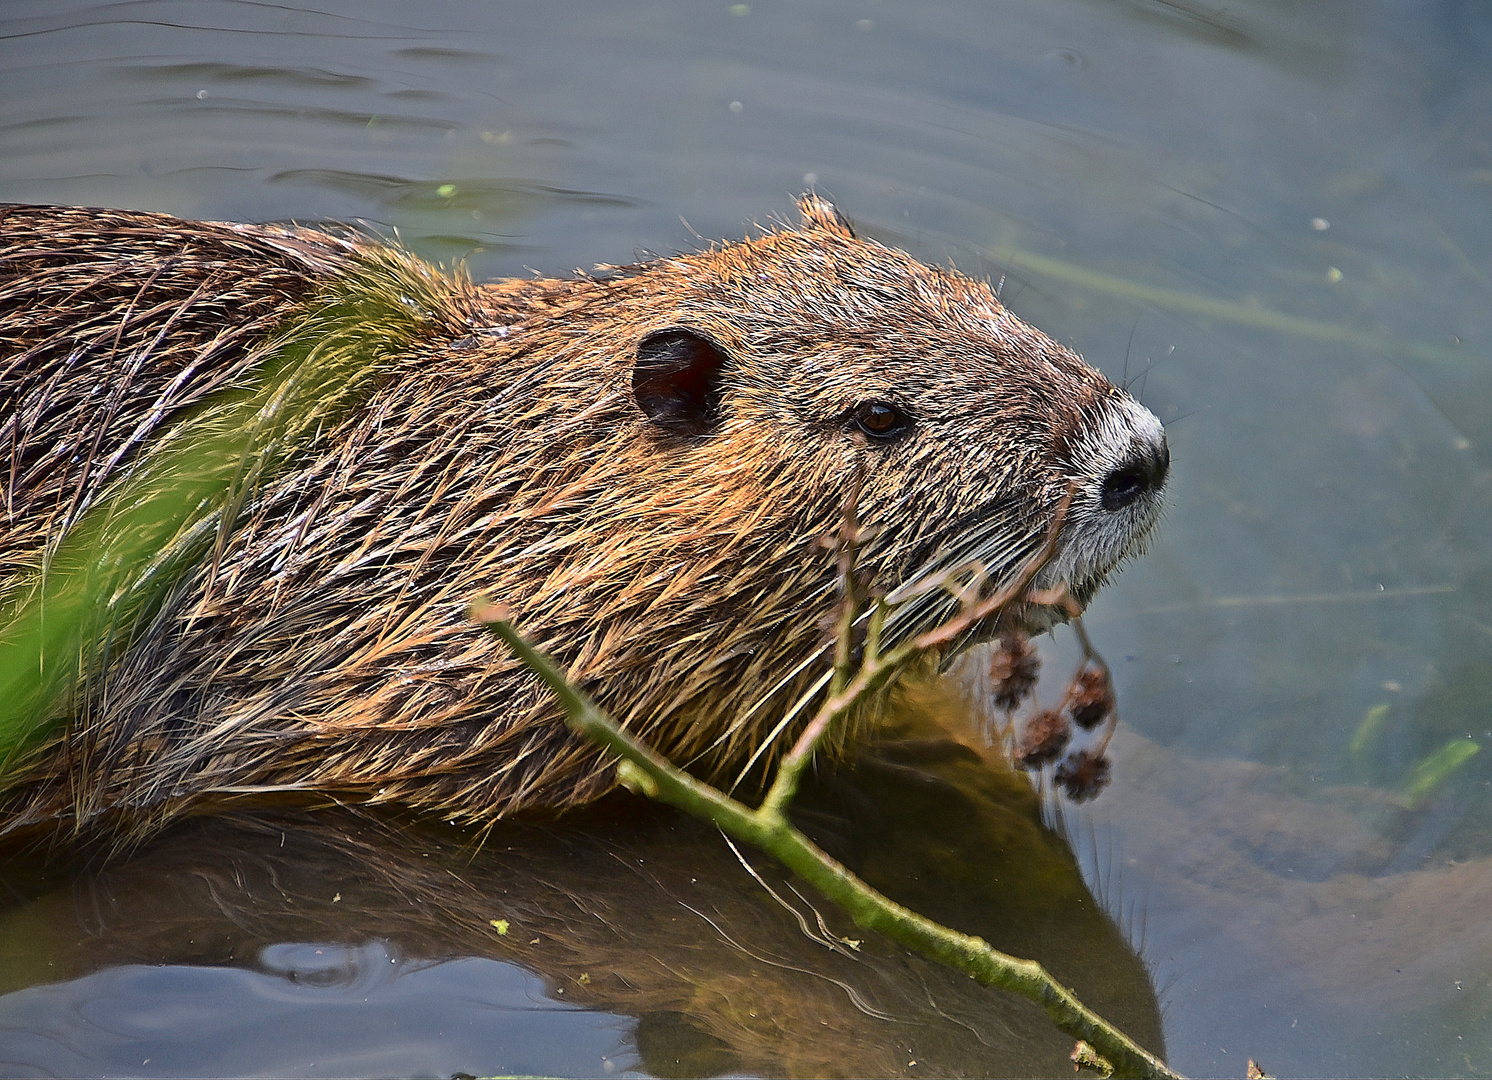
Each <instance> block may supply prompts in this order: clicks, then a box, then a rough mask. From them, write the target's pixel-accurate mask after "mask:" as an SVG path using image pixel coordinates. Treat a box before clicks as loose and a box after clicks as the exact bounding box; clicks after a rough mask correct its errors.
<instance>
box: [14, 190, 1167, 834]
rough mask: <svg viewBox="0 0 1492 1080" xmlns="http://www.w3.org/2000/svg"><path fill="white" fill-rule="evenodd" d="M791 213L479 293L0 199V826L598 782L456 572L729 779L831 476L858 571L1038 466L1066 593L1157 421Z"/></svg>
mask: <svg viewBox="0 0 1492 1080" xmlns="http://www.w3.org/2000/svg"><path fill="white" fill-rule="evenodd" d="M800 209H801V211H802V216H803V221H802V223H801V225H799V226H798V227H796V228H788V227H781V228H776V229H773V230H770V231H766V232H763V233H761V234H760V235H756V236H753V237H751V238H749V239H747V240H744V241H740V242H736V243H726V244H721V245H717V246H714V247H710V248H708V249H706V250H703V251H698V252H694V253H687V254H680V255H676V256H672V257H669V258H662V259H658V260H655V261H653V262H648V263H642V264H639V265H637V266H631V267H621V268H609V269H607V270H606V271H605V273H604V276H597V277H586V276H577V277H574V278H569V279H521V280H512V281H503V282H496V283H492V284H486V285H478V284H474V283H473V282H471V281H469V280H467V279H466V278H464V277H463V276H461V275H460V274H459V273H456V274H451V273H446V272H444V271H442V270H440V269H438V268H436V267H432V266H430V265H428V264H426V263H424V262H422V261H421V260H419V259H417V258H416V257H414V256H413V255H411V254H409V253H408V252H405V251H402V250H400V249H399V248H397V247H392V246H389V245H386V244H384V243H382V242H379V241H377V240H375V239H373V238H369V237H352V238H337V237H332V236H328V235H325V234H322V233H317V232H313V231H309V230H291V229H281V228H275V227H269V226H250V225H227V224H215V223H210V222H209V223H202V222H187V221H181V220H179V219H175V218H170V217H166V216H164V215H156V214H140V213H131V212H123V211H109V210H86V209H76V208H58V207H4V208H0V444H3V445H5V446H7V447H8V448H9V449H10V454H11V460H10V465H9V468H8V469H5V470H0V485H3V488H4V490H3V492H0V505H3V506H4V507H5V511H4V516H3V518H0V612H4V613H5V616H4V617H5V619H6V620H7V622H6V623H5V624H4V625H0V653H3V654H4V656H0V659H4V658H5V657H9V658H11V659H17V658H19V659H17V662H16V663H14V664H11V663H8V662H7V663H3V664H0V675H4V674H5V673H6V672H9V673H11V674H13V675H15V677H16V678H18V679H19V678H21V677H22V675H23V674H24V673H27V672H39V671H44V672H45V673H46V678H45V679H42V680H40V681H38V680H37V679H34V678H33V679H32V680H31V682H32V684H34V685H31V684H28V685H27V686H25V687H22V686H20V684H19V683H17V684H16V686H14V687H12V686H10V684H8V683H6V684H4V685H0V730H12V731H18V732H23V733H25V734H24V737H23V738H19V739H18V740H17V741H15V742H14V743H13V744H12V745H8V746H0V769H4V770H5V771H4V773H3V774H0V780H3V783H5V784H7V785H9V786H8V788H7V789H6V790H4V791H3V792H0V833H3V832H4V831H6V830H9V829H13V828H18V827H20V826H21V825H24V824H26V823H31V822H37V821H42V820H46V819H52V818H60V819H64V820H68V821H70V822H72V823H73V825H74V827H76V828H78V829H91V828H94V827H115V828H118V829H121V830H125V831H127V832H130V833H134V834H138V833H140V832H143V831H144V830H147V829H150V828H153V827H155V826H157V825H159V824H160V823H162V822H164V821H166V820H168V819H170V818H171V817H172V816H174V815H176V814H179V813H182V812H183V811H185V810H186V809H188V808H190V807H192V806H193V805H196V804H198V803H202V802H203V801H205V800H214V799H220V798H223V797H232V798H238V797H242V796H243V795H244V794H245V793H265V792H284V791H296V792H302V793H305V792H311V793H321V794H324V795H327V796H329V797H332V798H336V799H348V800H353V801H357V800H364V801H369V802H399V803H402V804H406V805H408V806H411V807H414V808H416V809H422V810H425V811H428V812H430V813H436V814H440V815H442V816H445V817H448V818H451V819H454V820H464V821H473V822H487V821H491V820H492V819H494V818H496V817H500V816H502V815H504V814H508V813H512V812H515V811H519V810H529V809H535V808H547V809H560V808H564V807H567V806H573V805H576V804H578V803H583V802H586V801H588V800H590V799H593V798H595V797H596V796H598V795H600V794H601V793H603V792H605V791H607V790H608V789H610V788H611V787H612V786H613V785H614V783H615V770H614V769H613V768H612V767H611V765H610V763H609V761H608V760H607V759H606V758H605V756H604V755H602V754H601V753H600V752H599V751H597V750H596V749H595V748H594V747H591V746H589V745H586V744H584V743H581V742H579V741H578V740H577V739H576V737H575V736H573V735H572V734H571V733H570V732H569V731H568V730H567V729H566V728H565V726H564V724H563V723H562V722H561V720H560V718H559V716H558V713H557V710H556V708H555V706H554V704H553V702H552V701H551V700H550V698H549V696H548V695H547V694H546V693H545V692H544V691H543V690H542V688H541V687H540V686H539V685H538V684H537V682H536V681H535V680H534V678H533V677H532V676H531V675H530V674H529V673H528V672H527V671H526V670H523V669H521V668H520V667H519V666H518V665H517V664H516V663H515V662H514V661H513V659H512V657H511V656H509V655H508V654H507V653H506V650H505V649H503V647H502V646H501V644H500V643H497V642H495V641H493V640H492V639H491V637H490V636H488V635H486V634H484V633H483V632H482V631H481V629H480V628H478V627H476V626H474V625H472V624H471V623H470V621H469V620H468V619H467V615H466V613H467V608H468V605H469V603H470V602H471V600H472V599H473V598H475V597H476V596H478V595H484V596H488V597H491V598H493V599H494V600H497V601H500V602H502V603H504V604H505V605H506V606H508V607H509V608H510V609H511V610H512V611H513V612H515V614H516V617H517V620H518V625H519V627H520V629H522V630H523V631H524V633H525V634H526V635H527V636H528V637H530V639H531V640H533V641H534V643H535V644H536V645H537V646H538V647H540V648H542V649H543V650H544V651H546V652H548V653H550V654H551V655H552V656H553V657H555V658H556V659H557V660H558V661H559V662H560V663H561V664H562V665H563V666H564V667H566V668H568V670H569V671H570V674H571V676H572V678H574V679H575V680H577V682H579V683H580V684H581V685H582V686H584V687H585V688H586V689H587V690H588V691H589V692H591V693H592V694H593V696H595V697H596V698H597V700H598V701H599V703H600V704H601V705H602V706H603V707H604V708H606V709H608V711H610V712H611V713H612V715H613V716H615V717H616V718H617V719H618V720H619V721H620V722H622V723H624V724H626V725H627V726H628V728H629V729H630V730H631V731H632V732H633V733H634V734H635V735H637V736H639V737H641V738H643V739H644V740H646V741H647V742H649V743H650V744H651V745H652V746H653V747H654V748H655V749H656V750H658V751H659V752H660V753H663V754H665V755H667V756H669V757H670V758H672V759H673V760H674V761H678V762H687V763H689V767H690V768H692V769H694V770H696V771H697V772H698V773H700V774H701V775H704V776H706V777H711V776H720V775H728V776H733V775H735V774H736V773H737V772H738V770H739V769H740V768H741V766H742V765H743V763H745V762H747V761H761V762H762V763H763V764H766V765H770V763H771V761H772V760H773V758H774V757H775V755H776V754H777V753H778V752H779V751H780V750H781V748H782V747H784V746H788V745H791V742H792V740H793V738H794V737H795V734H796V732H797V730H798V729H799V727H800V726H801V724H802V723H803V722H804V721H803V719H802V717H803V716H804V715H805V714H804V713H803V710H802V709H801V708H795V705H801V703H802V701H803V700H804V699H805V697H808V698H811V697H812V695H813V694H814V693H816V692H818V691H816V690H815V689H814V688H815V687H816V686H819V685H820V684H821V678H820V677H821V675H822V672H823V669H824V665H825V664H826V663H828V662H829V661H828V660H827V658H826V654H825V653H824V651H823V643H822V638H821V634H820V630H819V626H818V617H819V615H820V614H822V613H823V612H824V610H825V609H826V608H827V607H828V606H829V604H830V603H832V600H831V599H830V598H831V597H832V595H833V592H834V589H835V577H834V573H835V571H834V567H833V565H832V560H829V559H826V558H823V557H821V556H822V552H821V551H820V552H819V554H818V555H816V556H815V555H808V554H806V553H807V552H809V551H810V550H811V549H812V545H813V544H814V542H815V541H816V540H817V539H818V538H819V537H821V536H823V535H825V534H826V533H831V532H832V531H833V530H834V527H835V523H836V522H837V521H838V518H839V514H840V509H841V507H843V506H844V504H845V501H846V498H847V497H848V492H849V490H850V487H851V485H852V482H853V480H854V477H855V476H856V475H857V474H862V473H863V477H864V482H863V487H862V488H861V490H860V516H861V519H862V520H863V521H865V522H867V523H868V524H872V525H875V526H877V527H878V528H879V529H880V532H879V534H878V536H877V539H876V540H875V541H874V542H872V543H871V544H869V545H868V546H867V548H866V549H865V551H864V560H863V568H864V570H865V572H866V573H867V574H869V575H871V576H872V577H873V579H874V581H875V582H876V583H877V587H880V588H889V587H893V586H894V585H895V584H896V583H898V582H911V581H914V580H916V579H917V578H918V577H919V576H920V577H924V578H925V577H926V576H927V575H929V574H931V573H938V572H944V571H947V570H950V569H953V568H955V567H958V566H962V565H965V564H968V563H972V562H977V563H979V564H980V565H981V566H982V568H983V571H984V573H985V575H986V579H987V581H988V582H989V583H991V584H993V583H998V582H1001V581H1004V580H1007V579H1008V578H1009V576H1010V575H1011V574H1013V573H1014V572H1016V570H1017V569H1018V568H1019V566H1020V565H1021V563H1022V561H1023V560H1025V559H1027V558H1029V557H1030V556H1031V554H1032V552H1034V551H1036V550H1038V549H1039V548H1040V546H1041V541H1042V538H1043V537H1044V536H1045V535H1046V534H1047V532H1048V531H1049V529H1050V526H1051V523H1052V521H1053V518H1054V515H1055V513H1056V507H1057V504H1058V503H1059V502H1060V500H1061V498H1062V497H1063V493H1064V492H1066V491H1068V490H1069V489H1072V490H1073V492H1074V494H1073V498H1072V505H1071V509H1070V511H1069V514H1068V517H1067V518H1066V519H1065V521H1064V524H1063V528H1062V536H1061V544H1060V547H1059V548H1058V550H1057V552H1056V554H1055V557H1054V559H1053V560H1052V563H1051V565H1050V566H1048V567H1047V569H1046V570H1044V571H1043V572H1042V576H1041V577H1040V578H1038V580H1037V584H1038V585H1052V584H1057V583H1066V584H1067V586H1068V588H1069V590H1070V592H1071V594H1072V596H1073V598H1074V600H1076V601H1077V602H1078V603H1079V604H1086V603H1087V602H1088V601H1089V600H1090V599H1091V598H1092V595H1093V593H1094V592H1095V591H1096V590H1097V589H1098V588H1099V587H1100V585H1101V584H1102V582H1103V580H1104V579H1105V578H1106V576H1107V575H1108V574H1109V573H1111V572H1112V571H1113V570H1114V568H1115V567H1116V566H1118V565H1119V563H1120V562H1121V561H1122V560H1123V559H1125V558H1127V557H1128V556H1130V555H1132V554H1134V553H1136V552H1137V551H1138V550H1139V549H1140V548H1141V547H1143V544H1144V540H1145V537H1146V536H1147V535H1148V534H1149V532H1150V530H1151V529H1152V528H1153V526H1154V524H1155V520H1156V518H1157V516H1158V514H1159V507H1160V496H1161V491H1162V489H1163V486H1164V484H1165V480H1166V472H1167V468H1168V465H1169V454H1168V451H1167V450H1166V448H1165V441H1164V433H1163V432H1162V431H1161V428H1160V424H1159V422H1158V421H1157V420H1156V419H1155V418H1154V417H1153V416H1152V415H1151V414H1150V413H1149V412H1147V411H1146V410H1144V409H1143V408H1142V407H1140V406H1139V405H1138V404H1137V403H1136V402H1134V401H1133V400H1132V399H1131V398H1130V397H1129V396H1128V395H1127V394H1125V393H1124V392H1123V391H1122V390H1119V389H1118V388H1116V387H1114V386H1112V385H1111V384H1110V383H1109V382H1108V381H1107V380H1105V379H1104V378H1103V376H1102V375H1100V374H1098V373H1097V372H1096V371H1094V370H1093V369H1091V368H1090V367H1088V366H1087V365H1086V364H1084V363H1083V361H1082V360H1081V359H1080V358H1079V357H1078V356H1077V355H1076V354H1074V353H1073V352H1071V351H1070V350H1068V349H1066V348H1064V347H1063V346H1061V345H1060V344H1058V343H1057V342H1054V341H1052V340H1051V339H1050V338H1048V337H1046V336H1045V335H1043V334H1041V333H1040V332H1039V331H1037V330H1035V329H1034V328H1032V327H1030V326H1028V325H1026V324H1025V323H1022V322H1021V321H1020V320H1019V319H1017V318H1015V317H1014V316H1013V315H1011V314H1010V313H1009V312H1008V311H1006V310H1005V308H1004V307H1003V306H1002V305H1001V303H1000V301H999V299H998V298H997V297H996V296H995V294H994V293H993V291H992V290H991V289H990V288H989V286H988V285H987V284H986V283H984V282H980V281H975V280H972V279H970V278H967V277H964V276H962V275H960V274H958V273H955V272H953V271H950V270H945V269H941V268H938V267H932V266H927V265H924V264H922V263H919V262H917V261H916V260H915V259H913V258H912V257H911V256H909V255H907V254H905V253H903V252H900V251H896V250H894V249H891V248H887V247H884V246H882V245H880V244H878V243H876V242H874V241H872V240H867V239H864V238H861V237H859V236H857V235H856V234H855V232H854V230H853V229H852V228H851V227H850V225H849V224H848V223H847V222H846V221H845V220H844V218H843V217H841V216H840V215H839V213H838V211H837V210H835V209H834V207H833V206H831V205H829V204H828V203H826V202H824V201H823V200H821V199H818V198H816V197H814V196H806V197H805V198H804V199H803V200H802V202H801V206H800ZM1054 448H1058V449H1054ZM957 603H958V601H957V599H956V598H954V597H952V596H950V595H949V594H948V593H947V592H945V591H941V590H932V591H929V592H927V593H925V594H923V595H920V596H918V597H917V598H915V599H914V600H912V601H910V602H909V603H907V604H906V605H904V606H903V608H901V609H899V610H898V611H897V613H896V614H895V616H893V620H892V623H891V625H889V626H888V628H887V629H888V631H890V632H892V633H897V632H901V631H907V630H911V629H915V628H917V627H920V626H930V625H933V624H934V623H936V622H938V621H941V619H942V618H943V617H945V616H946V615H947V614H949V613H951V611H952V610H954V609H955V608H956V606H957ZM64 613H70V614H69V616H68V618H71V619H72V621H71V622H69V621H67V619H59V616H60V615H62V614H64ZM43 615H44V616H45V618H43ZM1059 615H1060V613H1059V612H1054V611H1046V610H1040V609H1035V608H1033V609H1031V610H1030V611H1028V612H1025V613H1024V614H1023V615H1022V616H1021V618H1022V619H1023V620H1025V621H1026V622H1027V623H1028V625H1029V626H1031V627H1043V626H1046V625H1050V624H1051V622H1053V621H1055V620H1056V619H1057V618H1058V617H1059ZM59 627H60V629H59ZM992 630H993V628H980V630H979V633H980V634H984V635H986V636H987V632H992ZM33 631H34V633H33ZM28 649H29V650H31V652H30V653H28V652H27V650H28ZM16 673H21V674H16ZM7 677H8V676H7ZM810 711H811V710H810ZM874 720H875V715H874V711H873V710H867V711H866V713H865V715H863V716H860V715H857V716H856V717H855V718H854V719H853V721H852V722H851V723H849V724H847V725H846V726H845V730H844V731H842V732H841V733H840V735H841V737H842V738H843V739H851V738H854V737H855V736H856V735H857V734H858V732H859V730H861V729H863V727H864V726H866V725H868V724H871V723H873V722H874ZM828 749H830V750H831V751H832V750H833V749H834V748H833V747H830V748H828Z"/></svg>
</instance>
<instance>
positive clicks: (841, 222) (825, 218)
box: [798, 191, 855, 240]
mask: <svg viewBox="0 0 1492 1080" xmlns="http://www.w3.org/2000/svg"><path fill="white" fill-rule="evenodd" d="M798 213H800V214H802V215H803V230H804V231H805V232H809V231H812V230H818V231H819V232H826V233H833V234H834V235H835V236H843V237H844V238H845V239H847V240H853V239H854V238H855V230H854V229H853V228H851V227H850V223H849V220H848V219H847V218H846V217H845V216H844V215H843V214H841V213H840V212H839V208H838V207H836V206H835V205H834V204H833V203H831V202H830V201H829V200H828V199H822V198H820V197H819V196H817V195H815V194H814V193H813V192H811V191H807V192H804V193H803V194H802V195H799V196H798Z"/></svg>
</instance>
